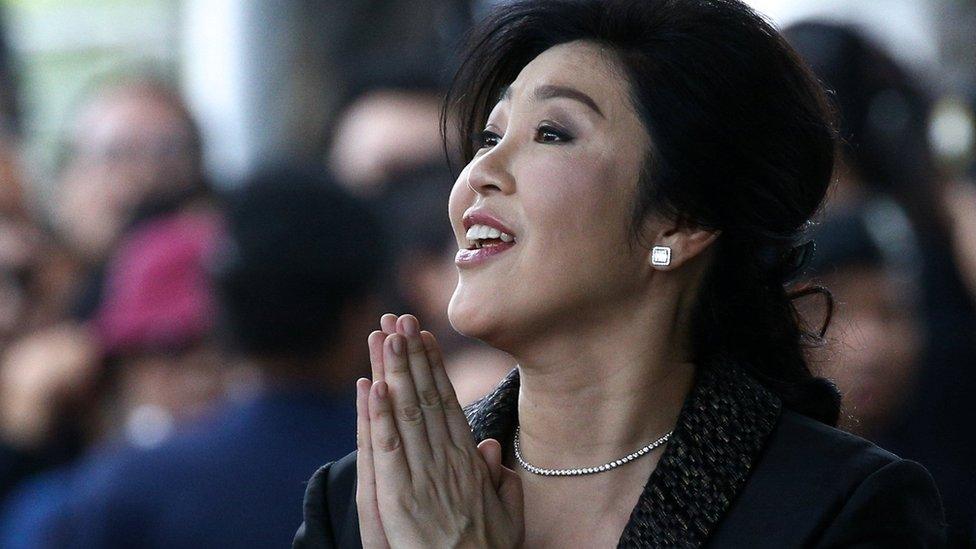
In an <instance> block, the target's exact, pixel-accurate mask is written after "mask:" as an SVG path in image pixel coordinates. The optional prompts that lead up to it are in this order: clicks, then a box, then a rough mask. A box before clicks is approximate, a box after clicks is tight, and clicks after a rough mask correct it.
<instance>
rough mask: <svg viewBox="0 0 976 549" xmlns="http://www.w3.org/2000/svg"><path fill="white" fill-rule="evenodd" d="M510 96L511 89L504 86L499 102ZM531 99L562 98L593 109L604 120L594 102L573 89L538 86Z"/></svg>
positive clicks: (549, 85)
mask: <svg viewBox="0 0 976 549" xmlns="http://www.w3.org/2000/svg"><path fill="white" fill-rule="evenodd" d="M511 96H512V87H511V86H506V87H505V91H504V93H502V97H501V100H505V99H510V98H511ZM532 97H533V99H536V100H540V101H541V100H545V99H555V98H557V97H562V98H566V99H572V100H574V101H579V102H580V103H582V104H584V105H586V106H587V107H589V108H591V109H593V111H594V112H595V113H597V114H598V115H600V117H601V118H606V117H605V116H604V115H603V111H601V110H600V107H598V106H597V104H596V101H594V100H593V98H591V97H590V96H589V95H586V94H585V93H583V92H581V91H579V90H577V89H575V88H569V87H566V86H556V85H553V84H546V85H543V86H539V87H538V88H536V89H535V92H534V93H533V94H532Z"/></svg>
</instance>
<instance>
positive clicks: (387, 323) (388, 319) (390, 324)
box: [380, 313, 397, 334]
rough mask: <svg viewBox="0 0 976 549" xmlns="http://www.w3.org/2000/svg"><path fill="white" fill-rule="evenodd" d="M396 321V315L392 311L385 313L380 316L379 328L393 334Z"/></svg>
mask: <svg viewBox="0 0 976 549" xmlns="http://www.w3.org/2000/svg"><path fill="white" fill-rule="evenodd" d="M396 321H397V315H395V314H393V313H386V314H385V315H383V316H381V317H380V330H383V331H384V332H386V333H388V334H395V333H396Z"/></svg>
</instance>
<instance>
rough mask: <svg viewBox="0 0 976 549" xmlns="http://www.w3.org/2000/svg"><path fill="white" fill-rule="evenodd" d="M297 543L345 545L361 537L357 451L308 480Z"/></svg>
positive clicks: (304, 544)
mask: <svg viewBox="0 0 976 549" xmlns="http://www.w3.org/2000/svg"><path fill="white" fill-rule="evenodd" d="M302 514H303V521H302V525H301V526H300V527H299V528H298V532H296V533H295V540H294V545H293V546H294V547H295V548H296V549H299V548H302V549H304V548H311V547H343V546H344V543H343V542H344V541H345V540H353V539H354V540H358V539H359V518H358V514H357V511H356V452H352V453H351V454H349V455H347V456H346V457H344V458H342V459H340V460H338V461H334V462H331V463H327V464H325V465H323V466H322V467H320V468H319V469H318V470H317V471H316V472H315V474H313V475H312V478H311V479H309V481H308V486H307V487H306V489H305V500H304V503H303V509H302Z"/></svg>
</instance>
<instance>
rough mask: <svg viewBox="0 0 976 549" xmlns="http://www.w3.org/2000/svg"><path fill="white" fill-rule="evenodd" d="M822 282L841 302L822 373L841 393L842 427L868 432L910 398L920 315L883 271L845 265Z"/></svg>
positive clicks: (878, 426)
mask: <svg viewBox="0 0 976 549" xmlns="http://www.w3.org/2000/svg"><path fill="white" fill-rule="evenodd" d="M824 283H825V285H826V286H827V287H828V288H830V290H831V292H832V293H833V294H834V296H835V298H836V300H837V306H836V307H835V310H834V316H833V318H832V320H831V326H832V328H831V332H830V333H831V334H832V337H831V338H830V346H829V347H828V348H827V349H825V351H826V353H827V356H826V357H824V358H825V360H824V361H823V363H824V367H823V373H824V374H825V375H827V376H828V377H830V378H832V379H833V380H834V381H835V382H836V383H837V387H838V388H839V389H840V390H841V393H842V394H843V407H844V414H843V417H842V420H841V421H842V424H843V426H844V427H845V428H847V429H849V430H851V431H853V432H856V433H861V434H864V435H870V434H872V433H873V432H876V431H878V430H880V429H883V428H884V427H885V425H886V423H887V422H888V421H889V420H890V419H891V418H892V417H893V416H894V415H895V414H896V413H897V412H898V411H899V410H900V409H901V406H902V404H903V403H904V401H905V400H906V399H907V397H908V391H909V390H910V387H911V384H912V381H913V378H914V368H915V360H916V358H917V356H918V350H919V345H920V341H919V336H918V319H917V317H916V316H915V312H914V308H913V307H912V306H911V304H910V303H906V300H905V299H904V295H905V291H906V289H905V288H903V287H901V286H899V285H898V284H897V283H896V281H895V280H894V279H892V277H891V276H889V275H888V274H887V273H886V272H885V271H883V270H881V269H875V268H868V267H847V268H844V269H841V270H839V271H838V272H836V273H832V274H831V275H829V276H826V277H824ZM817 316H820V315H817ZM817 358H818V357H815V360H816V359H817ZM851 419H853V422H852V421H851Z"/></svg>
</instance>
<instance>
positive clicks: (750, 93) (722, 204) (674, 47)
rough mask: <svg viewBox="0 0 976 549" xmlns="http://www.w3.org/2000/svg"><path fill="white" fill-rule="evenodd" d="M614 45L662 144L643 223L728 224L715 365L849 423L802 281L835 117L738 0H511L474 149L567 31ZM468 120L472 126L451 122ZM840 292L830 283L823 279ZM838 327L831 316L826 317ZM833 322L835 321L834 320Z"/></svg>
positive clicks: (708, 332)
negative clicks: (508, 89) (508, 91)
mask: <svg viewBox="0 0 976 549" xmlns="http://www.w3.org/2000/svg"><path fill="white" fill-rule="evenodd" d="M576 40H586V41H590V42H593V43H595V44H598V45H601V46H604V47H606V48H607V49H608V50H609V51H610V52H612V55H613V57H614V58H615V61H616V64H617V65H618V66H619V67H620V68H622V69H623V73H624V74H625V76H626V78H627V80H628V84H629V87H630V95H631V97H632V101H633V107H634V109H635V111H636V113H637V114H638V116H639V117H640V119H641V121H642V123H643V126H644V128H645V129H646V130H647V132H648V135H649V136H650V141H651V147H650V150H649V151H648V153H647V159H646V162H645V167H644V170H643V174H642V176H641V178H640V181H638V182H635V183H636V184H637V185H638V199H637V202H636V205H635V210H634V215H633V219H632V220H631V224H632V225H631V226H632V229H634V234H636V233H637V231H636V228H637V227H639V225H640V222H641V221H642V220H644V219H645V218H646V217H647V216H648V215H650V214H658V215H662V216H667V217H670V218H674V219H679V218H680V219H683V220H686V221H687V222H690V223H692V224H694V225H695V226H699V227H702V228H706V229H713V230H720V231H721V235H720V236H719V238H718V239H717V241H716V242H715V243H714V244H713V245H714V246H715V247H716V250H715V255H714V261H713V263H712V265H711V268H710V270H709V272H708V273H707V275H706V277H705V280H704V281H703V283H702V286H701V288H700V291H699V296H698V300H697V303H696V305H695V309H694V311H693V315H692V326H691V338H692V339H691V348H692V351H693V352H694V353H695V355H694V360H695V361H696V363H698V364H699V365H706V364H711V363H713V362H714V359H717V358H731V359H735V360H736V361H737V362H739V363H741V364H743V365H744V366H745V367H746V368H748V369H749V371H750V373H751V374H752V375H753V376H754V377H756V378H757V379H758V380H759V381H760V382H762V383H763V384H764V385H765V386H767V387H768V388H770V389H771V390H773V391H774V392H775V393H777V394H778V395H779V396H780V397H781V398H782V399H783V401H784V403H785V404H786V405H787V406H789V407H791V408H792V409H794V410H796V411H798V412H800V413H802V414H805V415H807V416H810V417H813V418H815V419H817V420H820V421H822V422H824V423H827V424H831V425H835V424H836V423H837V418H838V414H839V409H840V396H839V393H838V392H837V389H836V387H835V386H834V385H833V384H832V383H830V382H829V381H827V380H825V379H822V378H819V377H816V376H815V375H814V374H813V373H812V372H811V371H810V369H809V367H808V365H807V363H806V360H805V356H804V349H803V347H804V345H805V344H816V343H818V342H820V341H821V340H822V336H823V330H821V331H820V333H819V334H816V333H807V332H805V331H804V329H803V328H802V326H801V324H800V322H799V319H798V314H797V311H796V308H795V307H794V305H793V302H792V298H794V297H797V296H798V295H801V294H802V295H806V294H807V293H810V291H811V290H810V289H809V288H807V289H804V290H803V291H800V292H794V293H790V292H788V290H787V283H788V282H789V281H790V280H791V279H792V278H793V276H794V275H795V274H796V272H797V270H798V268H799V266H800V263H801V261H800V260H801V259H802V258H804V257H809V251H810V246H809V245H804V246H800V245H798V244H799V242H800V240H801V239H802V237H803V232H804V229H805V228H806V227H807V225H808V223H809V220H810V218H811V217H812V216H813V215H814V214H815V213H816V212H817V211H818V210H819V209H820V207H821V203H822V202H823V200H824V197H825V194H826V191H827V188H828V186H829V184H830V181H831V174H832V171H833V163H834V151H835V134H836V132H835V130H834V126H833V121H832V114H831V109H830V108H829V104H828V102H827V100H826V97H825V95H824V92H823V89H822V88H821V87H820V85H819V84H818V83H817V81H816V80H815V79H814V78H813V76H812V75H811V73H810V72H809V70H808V69H807V68H806V66H805V65H804V63H803V62H802V61H801V59H800V58H799V56H798V55H797V54H796V53H795V52H794V50H793V49H792V48H791V47H790V46H789V44H787V42H786V41H785V40H784V39H783V38H782V37H781V36H780V35H779V34H778V33H777V32H776V31H775V30H774V29H773V28H772V26H771V25H770V24H769V23H768V22H766V21H765V20H764V19H763V18H762V17H760V16H759V15H758V14H756V13H755V12H754V11H753V10H752V9H750V8H749V7H748V6H746V5H745V4H743V3H742V2H739V1H737V0H533V1H519V2H514V3H507V4H503V5H502V6H500V7H499V8H498V9H496V10H495V11H494V12H493V13H492V14H491V15H489V16H488V17H487V18H486V19H485V20H484V21H483V22H482V23H481V24H480V25H479V26H478V27H477V28H476V29H475V30H474V32H473V33H472V36H471V38H470V42H469V44H468V47H467V50H466V54H465V56H464V57H463V61H462V63H461V65H460V68H459V70H458V72H457V74H456V76H455V79H454V82H453V85H452V87H451V89H450V91H449V92H448V95H447V98H446V101H445V104H444V111H443V116H442V130H443V131H444V136H445V146H447V144H448V143H450V142H452V141H453V139H454V138H457V139H459V140H460V145H461V151H460V152H461V156H462V158H463V160H464V161H470V159H471V158H472V157H473V154H474V152H475V149H476V146H475V144H474V143H473V141H472V140H471V136H472V135H476V134H477V131H479V130H481V129H482V128H483V127H484V124H485V121H486V119H487V116H488V113H489V112H490V110H491V108H492V107H493V106H494V103H495V101H496V100H497V99H498V97H499V95H500V91H501V90H502V89H503V87H504V86H506V85H508V84H510V83H511V82H512V81H513V80H514V79H515V77H516V76H517V75H518V73H519V72H520V71H521V70H522V68H523V67H525V65H527V64H528V63H529V62H530V61H531V60H532V59H534V58H535V57H536V56H538V55H539V54H540V53H542V52H543V51H545V50H547V49H549V48H551V47H553V46H556V45H559V44H563V43H567V42H572V41H576ZM451 122H453V123H454V124H456V127H455V128H454V130H455V131H456V134H455V133H453V132H451V131H449V123H451ZM816 290H817V291H821V292H824V293H825V295H826V296H827V297H828V299H827V301H828V322H829V310H830V309H829V307H830V299H829V293H826V290H824V289H822V288H818V289H816ZM825 327H826V326H825ZM825 327H824V328H825Z"/></svg>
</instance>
